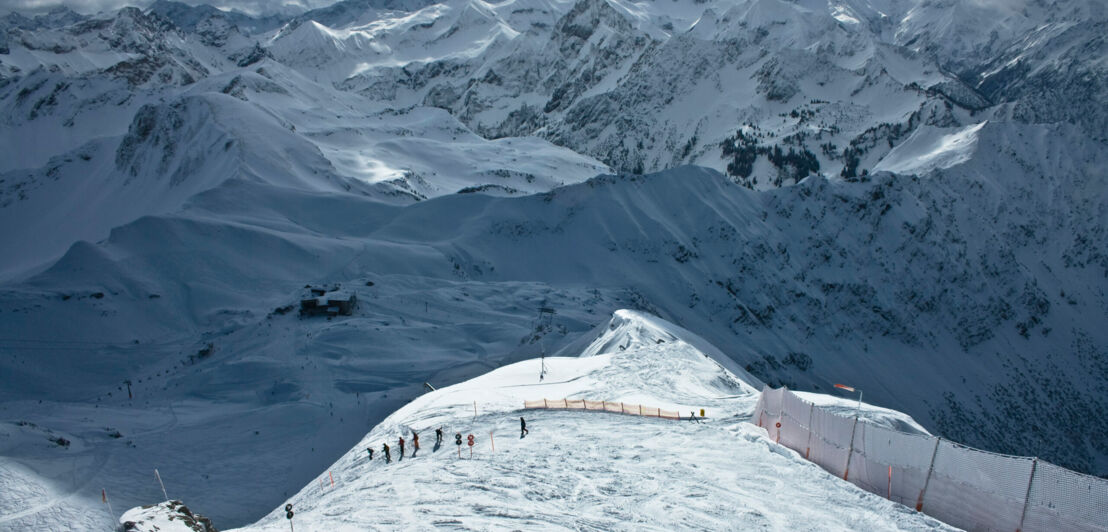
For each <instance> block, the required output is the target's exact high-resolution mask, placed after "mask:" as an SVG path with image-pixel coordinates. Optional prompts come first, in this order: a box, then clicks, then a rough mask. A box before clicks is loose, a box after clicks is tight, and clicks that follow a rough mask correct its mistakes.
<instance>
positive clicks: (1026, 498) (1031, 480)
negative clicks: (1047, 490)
mask: <svg viewBox="0 0 1108 532" xmlns="http://www.w3.org/2000/svg"><path fill="white" fill-rule="evenodd" d="M1038 467H1039V459H1038V458H1037V457H1036V458H1035V459H1034V460H1032V461H1031V478H1029V479H1027V495H1025V496H1024V498H1023V512H1021V513H1020V526H1018V527H1016V532H1020V531H1021V530H1023V520H1024V519H1026V518H1027V506H1028V505H1029V504H1030V503H1031V484H1032V483H1034V482H1035V469H1036V468H1038Z"/></svg>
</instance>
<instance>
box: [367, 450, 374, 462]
mask: <svg viewBox="0 0 1108 532" xmlns="http://www.w3.org/2000/svg"><path fill="white" fill-rule="evenodd" d="M365 450H367V451H369V461H370V462H372V461H373V447H366V448H365Z"/></svg>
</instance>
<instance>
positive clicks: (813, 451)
mask: <svg viewBox="0 0 1108 532" xmlns="http://www.w3.org/2000/svg"><path fill="white" fill-rule="evenodd" d="M752 419H753V420H756V422H757V424H758V426H760V427H763V428H765V429H766V430H767V431H768V432H769V437H770V438H771V439H773V440H774V441H777V442H778V443H780V444H782V445H784V446H786V447H788V448H790V449H792V450H794V451H796V452H798V453H800V454H801V455H803V456H804V457H805V458H806V459H808V460H810V461H812V462H815V463H816V464H818V465H819V466H820V467H823V468H824V469H826V470H827V471H829V472H831V473H832V474H834V475H837V476H839V477H842V478H844V479H846V480H848V481H850V482H852V483H854V484H855V485H857V486H858V487H860V488H862V489H864V490H866V491H869V492H871V493H875V494H877V495H880V496H882V497H887V498H889V499H890V500H893V501H896V502H899V503H901V504H904V505H906V506H910V507H914V508H915V509H916V510H917V511H921V512H923V513H925V514H927V515H930V516H932V517H935V518H936V519H939V520H941V521H944V522H946V523H949V524H951V525H954V526H956V527H959V528H964V529H966V530H971V531H975V530H1015V531H1022V532H1028V531H1039V530H1043V531H1047V530H1049V531H1056V530H1074V531H1101V532H1104V531H1108V480H1105V479H1102V478H1098V477H1094V476H1089V475H1083V474H1081V473H1077V472H1075V471H1070V470H1068V469H1065V468H1062V467H1059V466H1056V465H1053V464H1050V463H1047V462H1044V461H1042V460H1039V459H1038V458H1027V457H1023V456H1009V455H1003V454H995V453H990V452H985V451H982V450H979V449H974V448H972V447H966V446H964V445H959V444H957V443H954V442H951V441H948V440H944V439H942V438H938V437H935V436H924V435H920V434H908V433H904V432H897V431H895V430H892V429H889V428H885V427H881V426H877V425H873V424H871V423H867V422H865V421H864V420H863V421H860V420H859V419H858V418H857V416H841V415H837V414H833V413H831V412H830V411H828V410H825V409H823V408H821V407H818V406H816V405H814V404H812V403H809V402H807V401H805V400H803V399H801V398H799V397H797V396H796V395H795V394H793V393H792V392H791V391H789V390H788V389H786V388H779V389H776V390H774V389H771V388H769V387H766V388H765V389H763V390H762V396H761V398H759V399H758V404H757V406H755V408H754V417H753V418H752Z"/></svg>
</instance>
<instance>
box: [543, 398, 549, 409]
mask: <svg viewBox="0 0 1108 532" xmlns="http://www.w3.org/2000/svg"><path fill="white" fill-rule="evenodd" d="M542 407H543V408H550V405H548V404H547V403H546V399H545V398H543V400H542Z"/></svg>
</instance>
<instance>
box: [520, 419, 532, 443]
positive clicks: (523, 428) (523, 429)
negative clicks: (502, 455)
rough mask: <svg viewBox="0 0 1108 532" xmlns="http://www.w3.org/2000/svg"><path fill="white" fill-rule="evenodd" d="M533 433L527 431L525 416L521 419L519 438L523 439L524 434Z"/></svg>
mask: <svg viewBox="0 0 1108 532" xmlns="http://www.w3.org/2000/svg"><path fill="white" fill-rule="evenodd" d="M530 433H531V431H529V430H527V422H526V421H524V420H523V416H520V417H519V437H520V439H523V435H524V434H530Z"/></svg>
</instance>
